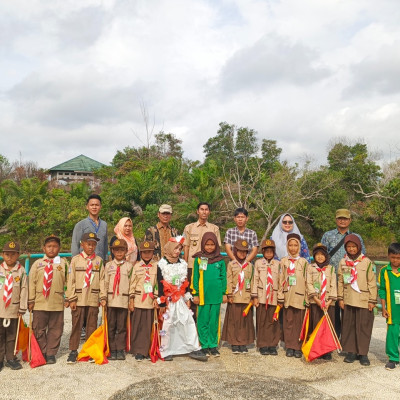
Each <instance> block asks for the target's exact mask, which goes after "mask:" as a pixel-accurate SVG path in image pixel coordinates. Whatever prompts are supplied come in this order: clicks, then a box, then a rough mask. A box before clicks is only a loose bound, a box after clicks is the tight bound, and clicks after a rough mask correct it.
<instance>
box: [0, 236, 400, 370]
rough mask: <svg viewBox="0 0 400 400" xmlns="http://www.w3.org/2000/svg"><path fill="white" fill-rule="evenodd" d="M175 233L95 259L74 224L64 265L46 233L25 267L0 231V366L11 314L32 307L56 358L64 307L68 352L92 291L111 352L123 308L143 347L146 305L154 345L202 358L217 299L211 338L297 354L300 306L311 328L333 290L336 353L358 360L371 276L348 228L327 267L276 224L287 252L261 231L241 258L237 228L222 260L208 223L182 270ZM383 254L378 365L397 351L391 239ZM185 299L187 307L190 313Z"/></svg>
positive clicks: (399, 306)
mask: <svg viewBox="0 0 400 400" xmlns="http://www.w3.org/2000/svg"><path fill="white" fill-rule="evenodd" d="M184 240H185V239H184V238H183V237H173V238H170V239H169V240H168V242H167V244H166V245H165V246H164V248H163V257H162V258H161V259H160V260H158V259H157V258H156V257H154V249H155V247H154V243H153V242H150V241H144V242H143V243H142V244H141V245H140V246H139V252H140V261H137V262H136V263H135V264H132V263H131V262H129V261H127V260H126V254H127V248H128V246H127V243H126V241H125V240H123V239H117V240H115V241H114V242H113V244H112V247H111V252H112V254H113V260H112V261H109V262H108V263H107V264H106V265H105V266H104V265H103V259H102V258H101V257H99V256H98V255H96V245H97V242H98V241H99V239H98V237H97V235H96V233H92V232H90V233H84V234H83V235H82V237H81V240H80V244H81V248H82V251H81V252H80V254H78V255H76V256H74V257H73V258H72V259H71V263H70V264H69V265H68V262H67V261H66V260H65V259H64V258H60V256H59V250H60V239H59V238H58V237H56V236H49V237H47V238H46V239H45V241H44V246H43V250H44V253H45V256H44V257H43V258H41V259H39V260H37V261H35V262H34V264H33V266H32V268H31V270H30V273H29V279H28V277H27V275H26V273H25V269H24V268H23V266H22V265H21V264H20V263H19V262H18V258H19V255H20V247H19V244H18V243H16V242H13V241H12V242H8V243H6V244H5V245H4V248H3V253H2V256H3V259H4V261H3V263H2V264H1V265H0V296H1V298H0V370H1V369H2V368H3V366H4V358H6V362H5V365H6V366H7V367H9V368H11V369H20V368H22V366H21V364H20V362H19V361H18V359H17V358H16V357H15V355H14V350H15V339H16V334H17V321H18V318H19V316H21V315H23V314H24V313H25V312H26V310H27V309H29V311H33V321H32V329H33V333H34V335H35V337H36V339H37V342H38V344H39V346H40V349H41V351H42V353H43V355H44V357H45V360H46V362H47V364H54V363H55V362H56V358H55V356H56V354H57V351H58V349H59V346H60V341H61V336H62V333H63V325H64V308H65V307H69V308H70V309H71V315H72V329H71V335H70V340H69V350H70V353H69V356H68V359H67V363H70V364H73V363H75V362H76V361H77V358H78V348H79V344H80V336H81V332H82V327H83V326H85V327H86V339H88V338H89V337H90V335H91V334H92V333H93V332H94V331H95V330H96V328H97V321H98V312H99V303H100V304H101V306H102V307H103V308H104V309H106V310H107V321H108V339H109V346H110V357H109V359H110V360H124V359H125V348H126V339H127V318H128V312H129V313H130V315H131V316H130V330H131V332H130V340H131V342H130V349H131V350H130V351H131V353H132V354H133V356H134V357H135V359H136V360H137V361H142V360H144V359H148V358H149V348H150V337H151V330H152V324H153V322H154V319H155V315H156V318H157V316H158V315H160V318H161V319H162V320H163V322H162V328H161V331H160V336H161V346H160V355H161V357H162V358H163V359H164V360H165V361H170V360H172V359H173V356H174V355H178V354H189V356H190V357H192V358H194V359H196V360H199V361H207V360H208V358H209V357H210V356H214V357H218V356H219V355H220V354H219V351H218V346H219V341H220V337H219V332H220V308H221V304H222V303H227V309H226V314H225V320H224V324H223V330H222V336H221V339H222V340H224V341H227V342H228V343H229V344H230V345H231V349H232V352H233V353H234V354H243V353H247V352H248V349H247V346H248V345H250V344H252V343H254V340H256V344H257V347H258V348H259V351H260V353H261V354H262V355H277V354H278V352H277V349H278V344H279V341H280V340H282V341H283V342H284V343H285V347H286V356H287V357H295V358H301V356H302V352H301V344H302V343H301V342H300V341H299V336H300V331H301V328H302V324H303V320H304V314H305V309H306V308H307V307H308V308H309V309H310V328H311V330H310V331H312V330H313V329H314V328H315V327H316V325H317V324H318V322H319V320H320V319H321V318H322V316H323V315H324V314H325V313H328V315H329V316H330V318H331V319H332V320H333V321H332V322H334V318H335V315H334V304H335V302H336V301H337V302H338V303H339V306H340V308H341V309H342V310H343V315H342V334H341V344H342V347H343V351H344V352H345V353H346V357H345V358H344V361H345V362H348V363H352V362H354V361H355V360H356V359H358V360H359V362H360V364H361V365H364V366H366V365H369V360H368V350H369V344H370V339H371V334H372V327H373V321H374V313H373V309H374V307H375V306H376V303H377V284H376V276H375V272H374V268H373V263H372V261H371V260H370V259H369V258H367V257H366V256H365V255H364V254H362V247H361V243H360V239H359V237H358V236H357V235H354V234H349V235H347V236H346V238H345V241H344V246H345V250H346V254H345V257H344V258H343V259H342V260H341V261H340V264H339V268H338V277H336V273H335V269H334V267H332V266H331V265H330V264H329V255H328V252H327V249H326V247H325V246H324V245H323V244H321V243H318V244H316V245H315V246H314V248H313V262H312V263H308V261H307V260H306V259H305V258H302V257H300V255H299V252H300V236H299V235H298V234H296V233H292V234H289V235H287V251H288V256H286V257H284V258H282V259H281V260H280V261H278V260H277V259H276V254H275V243H274V241H273V240H264V241H263V242H262V243H261V246H260V250H261V254H262V257H261V258H259V259H257V260H256V261H255V263H254V265H253V264H252V263H251V262H250V261H247V256H248V254H249V250H250V248H249V243H248V242H247V241H246V240H243V239H239V240H236V241H235V243H234V245H233V255H234V259H233V260H230V261H229V263H228V265H227V266H226V264H225V261H224V259H223V256H222V255H221V253H220V245H219V241H218V238H217V236H216V235H215V233H212V232H206V233H205V234H204V235H203V236H202V238H201V249H200V251H198V252H197V253H195V254H194V255H193V256H192V258H193V261H194V266H193V271H192V274H191V276H189V275H188V266H187V263H186V262H185V261H184V260H183V259H181V258H180V254H181V252H182V249H183V247H184V246H183V243H184ZM389 260H390V263H389V264H388V266H386V267H384V268H383V269H382V270H381V273H380V285H381V286H380V291H379V295H380V298H381V301H382V305H383V315H384V316H385V317H386V318H387V319H388V326H389V329H388V336H387V348H386V350H387V354H388V356H389V362H388V363H387V365H386V367H387V369H394V368H395V367H396V365H397V364H398V361H399V350H398V344H399V326H400V270H399V268H400V245H399V244H397V243H394V244H392V245H390V247H389ZM65 271H67V274H66V273H65ZM189 278H190V279H189ZM28 281H29V282H28ZM65 284H66V287H67V290H66V292H65V294H64V287H65ZM193 306H195V308H197V310H196V314H194V315H193V312H192V311H191V308H193ZM253 306H255V307H256V329H255V328H254V323H253ZM280 308H281V309H282V313H281V318H279V314H280V313H279V309H280ZM280 319H281V321H280ZM280 322H282V325H281V323H280ZM322 358H323V359H325V360H330V359H331V358H332V356H331V354H330V353H327V354H324V355H322Z"/></svg>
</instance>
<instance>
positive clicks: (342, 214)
mask: <svg viewBox="0 0 400 400" xmlns="http://www.w3.org/2000/svg"><path fill="white" fill-rule="evenodd" d="M336 218H349V219H350V218H351V214H350V211H349V210H348V209H347V208H340V209H339V210H336Z"/></svg>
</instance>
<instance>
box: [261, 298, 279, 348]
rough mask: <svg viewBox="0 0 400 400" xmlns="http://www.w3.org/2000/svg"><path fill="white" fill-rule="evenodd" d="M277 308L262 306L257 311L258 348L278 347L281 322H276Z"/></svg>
mask: <svg viewBox="0 0 400 400" xmlns="http://www.w3.org/2000/svg"><path fill="white" fill-rule="evenodd" d="M275 309H276V306H272V305H269V306H268V308H267V309H265V304H260V305H259V306H258V307H257V309H256V327H257V347H258V348H261V347H276V346H278V343H279V340H280V338H281V326H280V323H279V321H274V320H273V316H274V313H275Z"/></svg>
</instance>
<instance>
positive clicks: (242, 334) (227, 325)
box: [221, 303, 255, 346]
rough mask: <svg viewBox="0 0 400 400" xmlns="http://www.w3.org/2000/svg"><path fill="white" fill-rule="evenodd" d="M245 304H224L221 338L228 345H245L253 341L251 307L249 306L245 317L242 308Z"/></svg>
mask: <svg viewBox="0 0 400 400" xmlns="http://www.w3.org/2000/svg"><path fill="white" fill-rule="evenodd" d="M246 305H247V304H241V303H232V304H230V303H228V305H227V306H226V313H225V320H224V326H223V328H222V336H221V339H222V340H225V341H227V342H228V343H229V344H230V345H234V346H245V345H248V344H251V343H253V342H254V339H255V333H254V322H253V307H251V308H250V311H249V313H248V314H247V316H246V317H243V315H242V314H243V310H244V309H245V308H246Z"/></svg>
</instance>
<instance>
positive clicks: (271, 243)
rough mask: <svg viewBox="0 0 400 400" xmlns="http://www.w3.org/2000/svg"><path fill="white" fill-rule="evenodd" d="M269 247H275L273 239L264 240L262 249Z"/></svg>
mask: <svg viewBox="0 0 400 400" xmlns="http://www.w3.org/2000/svg"><path fill="white" fill-rule="evenodd" d="M267 247H273V248H274V249H275V247H276V246H275V242H274V241H273V240H272V239H265V240H263V241H262V242H261V245H260V248H261V250H263V249H266V248H267Z"/></svg>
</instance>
